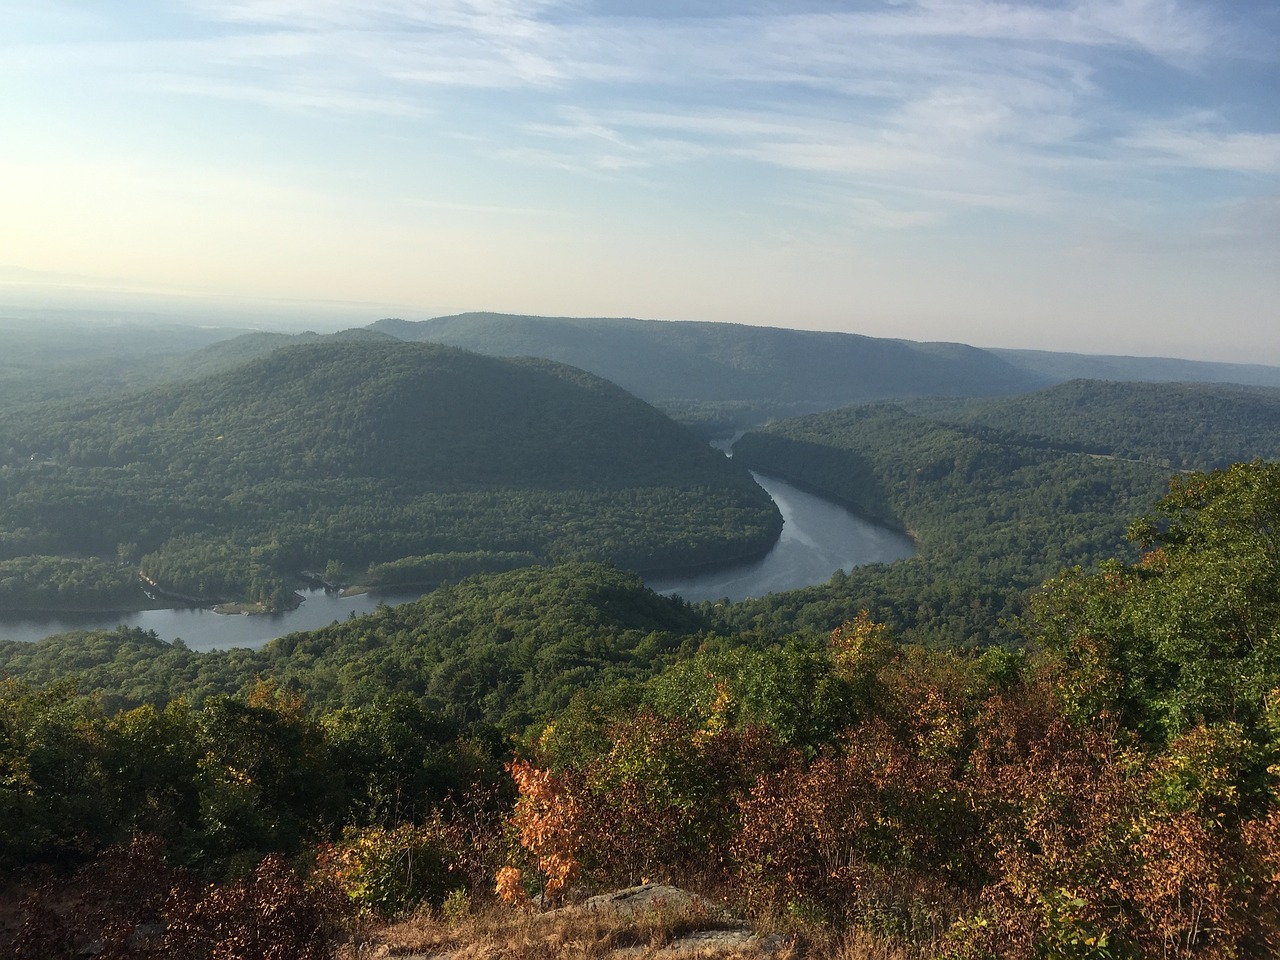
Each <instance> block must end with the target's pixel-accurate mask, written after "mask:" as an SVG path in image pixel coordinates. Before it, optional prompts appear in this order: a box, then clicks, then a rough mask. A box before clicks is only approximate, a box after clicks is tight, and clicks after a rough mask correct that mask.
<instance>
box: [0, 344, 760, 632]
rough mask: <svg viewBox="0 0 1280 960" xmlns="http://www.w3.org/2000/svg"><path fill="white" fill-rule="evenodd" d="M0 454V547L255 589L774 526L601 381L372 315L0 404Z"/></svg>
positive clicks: (622, 554) (606, 556)
mask: <svg viewBox="0 0 1280 960" xmlns="http://www.w3.org/2000/svg"><path fill="white" fill-rule="evenodd" d="M276 342H277V341H276V340H275V339H273V338H271V337H266V338H265V339H264V338H262V337H260V336H259V337H257V338H256V339H255V340H246V341H242V345H247V346H248V347H249V348H250V351H249V352H252V351H253V350H256V349H257V347H258V346H267V347H270V346H273V345H274V344H275V343H276ZM234 346H235V345H234V344H233V345H232V347H234ZM232 353H233V354H234V353H235V350H234V349H232ZM223 359H226V358H223ZM218 362H219V363H221V362H222V361H221V360H219V361H218ZM0 470H2V471H3V474H4V476H3V480H4V483H5V487H4V492H5V493H6V494H7V495H6V496H4V497H0V561H3V560H12V559H16V558H19V557H23V556H31V557H34V556H37V555H49V556H56V557H72V558H83V557H112V556H119V557H127V558H129V559H131V560H133V561H138V560H139V558H140V564H141V569H142V571H143V572H144V573H145V574H146V575H147V576H148V577H149V578H151V579H152V580H153V581H154V582H156V583H159V584H160V585H162V586H163V587H165V588H166V589H168V590H170V591H172V592H174V593H175V594H181V595H183V596H186V597H201V598H210V597H218V598H224V597H229V596H230V597H236V598H239V597H245V596H248V597H250V598H251V599H254V600H271V605H272V606H278V605H279V603H278V602H277V601H278V599H279V597H280V596H281V595H282V592H283V591H284V588H285V586H286V585H287V582H288V581H289V578H290V577H291V576H292V575H294V574H295V573H296V572H297V571H301V570H313V571H314V570H318V569H323V568H324V567H326V565H328V564H330V563H332V564H333V565H334V567H335V568H342V569H343V570H344V571H346V573H345V576H348V577H350V578H351V579H353V580H357V581H358V582H381V583H386V582H399V583H405V582H415V580H416V582H430V581H434V580H437V579H439V578H440V577H439V575H438V574H437V573H436V571H438V570H441V569H445V570H448V571H456V570H459V569H460V567H459V564H463V565H464V566H468V565H469V566H470V567H476V566H479V567H481V568H485V569H491V568H492V567H493V565H494V564H498V565H502V566H506V565H510V563H511V562H513V561H514V559H517V558H520V559H523V560H524V561H525V562H533V561H550V560H557V561H558V560H567V559H591V560H607V561H611V562H614V563H617V564H618V565H620V566H624V567H628V568H630V569H636V570H654V569H657V570H664V569H668V570H669V569H682V568H686V567H694V566H699V565H702V564H716V563H726V562H731V561H736V560H742V559H748V558H755V557H758V556H760V555H762V554H763V553H765V552H766V551H767V550H768V549H769V547H770V546H771V545H772V544H773V542H774V541H775V540H776V539H777V536H778V532H779V530H780V529H781V525H782V520H781V517H780V515H779V514H778V510H777V508H776V507H775V506H774V505H773V503H772V502H771V501H770V500H769V497H768V495H767V494H766V493H765V492H764V491H763V490H761V489H760V487H759V486H757V485H756V483H755V482H754V481H753V480H752V479H751V477H750V475H749V474H748V473H747V471H746V470H745V468H743V467H741V466H740V465H738V464H735V463H733V462H732V461H731V460H727V459H726V458H725V457H723V456H721V455H720V454H719V453H718V452H716V451H715V450H713V449H711V448H710V447H709V446H707V445H706V444H705V443H702V442H701V441H700V440H699V439H698V438H697V437H695V436H693V435H692V434H691V433H690V432H689V431H687V430H684V429H682V428H681V427H680V426H678V425H677V424H675V423H673V422H672V421H671V420H670V419H669V418H667V417H665V416H663V415H662V414H661V413H659V412H658V411H656V410H654V409H653V408H652V407H651V406H649V405H648V404H646V403H644V402H642V401H641V400H639V399H637V398H636V397H634V396H632V395H630V394H628V393H627V392H625V391H624V390H622V389H621V388H619V387H618V386H616V385H615V384H612V383H609V382H608V381H606V380H604V379H602V378H600V377H596V376H593V375H591V374H589V373H586V372H584V371H582V370H580V369H577V368H574V367H569V366H566V365H564V364H558V363H555V362H553V361H549V360H544V359H539V358H532V359H530V358H525V359H516V360H509V359H497V358H493V357H485V356H481V355H479V354H476V353H472V352H468V351H463V350H459V349H457V348H454V347H447V346H442V345H439V344H426V343H413V344H406V343H403V342H398V341H396V340H393V339H392V338H390V337H385V336H378V335H376V334H371V333H369V332H359V333H356V334H353V335H344V336H336V337H329V338H308V339H306V340H303V341H299V342H295V343H294V344H293V345H291V346H285V347H281V348H279V349H276V350H274V351H273V352H271V353H269V354H268V355H266V356H264V357H259V358H256V359H252V360H249V361H248V362H246V363H243V364H241V365H239V366H235V367H233V368H232V369H230V370H222V371H219V372H216V373H213V374H210V375H208V376H206V377H204V378H201V379H196V380H188V381H183V382H180V383H173V384H168V385H165V386H161V387H153V388H151V389H148V390H145V391H142V392H138V393H133V394H125V395H122V396H114V397H106V398H100V399H95V400H90V401H87V402H82V403H79V404H64V405H55V404H44V405H40V406H36V407H28V408H25V409H21V410H0ZM517 555H518V556H517ZM450 575H451V576H457V575H458V574H457V573H451V574H450ZM366 578H370V579H366ZM4 599H5V598H4V594H3V593H2V592H0V601H4ZM8 602H9V603H10V604H11V605H12V606H14V607H16V606H17V600H16V598H15V599H11V600H9V601H8Z"/></svg>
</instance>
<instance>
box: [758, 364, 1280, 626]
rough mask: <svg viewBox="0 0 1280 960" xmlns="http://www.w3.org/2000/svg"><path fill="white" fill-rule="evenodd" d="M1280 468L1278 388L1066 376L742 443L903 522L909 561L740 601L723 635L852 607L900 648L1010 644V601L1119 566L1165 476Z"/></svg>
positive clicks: (804, 622)
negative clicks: (1005, 393) (898, 632)
mask: <svg viewBox="0 0 1280 960" xmlns="http://www.w3.org/2000/svg"><path fill="white" fill-rule="evenodd" d="M1253 458H1261V459H1265V460H1276V459H1280V391H1274V390H1265V389H1251V388H1242V387H1232V386H1213V385H1206V384H1192V385H1187V384H1147V383H1130V384H1120V383H1106V382H1098V381H1076V382H1072V383H1067V384H1062V385H1059V386H1056V387H1052V388H1049V389H1047V390H1043V391H1040V392H1038V393H1034V394H1030V395H1027V396H1019V397H1006V398H998V399H982V400H971V401H956V400H949V401H948V400H935V401H928V402H919V403H913V404H910V405H889V404H878V405H868V406H862V407H853V408H848V409H844V410H836V411H829V412H826V413H822V414H814V415H811V416H807V417H798V418H795V419H793V420H787V421H782V422H779V423H776V424H773V425H771V426H769V427H767V428H765V429H763V430H760V431H756V432H752V433H748V434H747V435H746V436H744V437H743V438H742V439H741V440H739V441H738V443H737V444H736V445H735V446H734V459H735V460H740V461H741V462H743V463H745V464H746V465H748V466H750V467H751V468H752V469H755V470H759V471H762V472H764V473H767V474H773V475H776V476H779V477H782V478H784V479H787V480H790V481H792V482H795V483H798V484H800V485H801V486H804V487H807V488H808V489H811V490H813V491H815V492H817V493H820V494H823V495H826V496H829V497H834V498H836V499H839V500H841V501H844V502H845V503H848V504H850V505H851V506H852V507H853V508H854V509H856V510H858V511H860V512H861V513H863V514H864V515H866V516H868V517H870V518H872V519H875V520H879V521H881V522H884V523H887V524H890V525H892V526H897V527H899V528H902V529H906V530H910V531H911V532H912V533H913V534H914V535H915V536H916V537H917V539H918V544H919V551H918V553H917V554H916V556H915V557H913V558H912V559H910V560H906V561H901V562H899V563H895V564H892V565H889V566H879V567H860V568H857V569H855V570H853V571H852V572H851V573H849V574H847V575H846V574H838V575H837V576H836V577H835V578H833V580H832V581H831V582H830V583H828V584H825V585H820V586H815V587H810V588H807V589H805V590H799V591H793V592H791V593H787V594H779V595H777V596H773V597H766V598H763V599H761V600H756V601H748V602H747V603H744V604H739V605H737V606H736V607H735V608H734V609H733V616H734V618H735V621H734V622H735V623H736V624H738V625H748V624H753V625H760V624H765V625H768V626H770V627H771V628H773V629H776V630H790V629H795V628H797V627H808V628H812V629H823V628H825V627H826V626H827V625H828V624H832V623H839V622H840V621H841V620H842V619H845V618H847V617H850V616H853V615H854V614H855V613H856V612H857V611H858V610H860V609H863V608H867V609H870V610H871V612H872V615H873V616H875V617H877V618H881V619H886V620H890V621H892V622H894V623H895V624H897V625H898V626H899V627H901V628H903V629H904V630H906V631H908V632H909V633H910V635H911V636H912V637H913V638H914V639H918V640H921V641H925V642H930V643H942V644H965V643H969V642H973V641H974V640H975V639H978V640H979V642H985V641H987V640H990V639H992V638H1000V637H1005V638H1008V637H1009V636H1010V633H1009V631H1008V629H1007V627H1006V626H1004V625H1002V623H1001V621H1002V620H1005V621H1007V620H1008V618H1010V617H1012V616H1015V615H1017V614H1019V613H1021V612H1022V609H1023V601H1024V591H1026V590H1028V589H1029V588H1031V587H1033V586H1035V585H1036V584H1038V583H1040V582H1041V581H1042V580H1044V579H1045V578H1047V577H1051V576H1053V575H1055V574H1057V573H1058V572H1059V571H1060V570H1062V569H1063V568H1065V567H1071V566H1075V565H1083V566H1090V565H1092V564H1094V563H1096V562H1098V561H1099V560H1101V559H1103V558H1105V557H1109V556H1117V555H1118V556H1128V557H1130V558H1131V554H1128V553H1127V551H1129V550H1131V549H1132V548H1131V547H1130V546H1128V545H1127V544H1126V543H1125V528H1126V525H1127V524H1128V522H1129V521H1130V519H1131V518H1132V517H1133V516H1135V515H1137V514H1139V513H1141V512H1142V511H1143V509H1144V506H1145V505H1146V504H1149V503H1152V502H1154V501H1155V500H1156V499H1157V498H1158V497H1159V495H1160V494H1161V492H1162V491H1163V490H1164V489H1165V488H1166V486H1167V483H1168V480H1169V477H1170V476H1171V475H1172V474H1173V473H1175V471H1178V470H1187V469H1194V470H1206V469H1211V468H1215V467H1220V466H1223V465H1224V464H1225V463H1229V462H1231V461H1233V460H1248V459H1253Z"/></svg>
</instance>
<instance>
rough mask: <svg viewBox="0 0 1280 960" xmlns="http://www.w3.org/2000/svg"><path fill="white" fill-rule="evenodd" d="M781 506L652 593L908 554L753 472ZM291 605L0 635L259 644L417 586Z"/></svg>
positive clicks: (87, 619) (104, 620)
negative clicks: (738, 546)
mask: <svg viewBox="0 0 1280 960" xmlns="http://www.w3.org/2000/svg"><path fill="white" fill-rule="evenodd" d="M755 476H756V481H757V482H758V483H759V484H760V485H761V486H762V487H764V489H765V490H766V491H767V492H768V493H769V495H770V496H771V497H773V500H774V502H775V503H776V504H777V505H778V509H779V510H780V511H781V512H782V518H783V526H782V536H781V537H780V538H779V540H778V543H777V544H776V545H775V546H774V548H773V550H771V551H770V552H769V554H768V555H767V556H766V557H765V558H764V559H762V560H759V561H755V562H753V563H748V564H743V565H742V566H739V567H731V568H729V569H726V570H721V571H718V572H715V573H705V574H699V575H697V576H691V577H679V578H668V579H653V580H650V581H648V585H649V586H650V587H651V588H653V589H654V590H656V591H657V592H659V593H665V594H678V595H679V596H682V597H684V598H685V599H686V600H689V601H690V602H695V603H696V602H698V601H700V600H719V599H722V598H724V597H728V598H729V599H730V600H745V599H746V598H747V597H759V596H763V595H765V594H767V593H774V592H776V591H779V590H794V589H796V588H797V587H807V586H809V585H811V584H815V583H824V582H825V581H827V580H828V579H830V577H831V575H832V574H833V573H835V572H836V570H845V571H848V570H851V569H852V568H853V567H855V566H858V565H860V564H866V563H886V562H889V561H892V560H898V559H901V558H904V557H909V556H911V554H912V553H913V552H914V548H913V546H912V544H911V541H910V539H908V538H907V537H904V536H903V535H902V534H900V533H895V532H894V531H892V530H886V529H885V528H883V527H878V526H876V525H875V524H871V523H868V522H867V521H865V520H861V519H859V518H858V517H855V516H854V515H853V514H852V513H850V512H849V511H848V510H845V509H844V508H843V507H838V506H836V505H835V504H833V503H831V502H829V501H827V500H823V499H822V498H821V497H815V496H813V495H812V494H808V493H805V492H804V491H803V490H798V489H796V488H795V487H793V486H791V485H790V484H788V483H783V482H782V481H781V480H775V479H773V478H772V477H765V476H760V475H758V474H757V475H755ZM303 596H305V597H306V600H305V602H304V603H303V604H302V605H301V606H300V607H298V608H297V609H296V610H288V611H285V612H284V613H277V614H265V615H261V616H239V615H231V616H224V615H222V614H218V613H214V612H213V611H212V610H201V609H184V610H141V611H138V612H136V613H123V614H121V613H117V614H101V613H97V614H95V613H87V614H68V613H62V614H56V615H49V616H32V615H28V614H24V615H13V616H6V615H5V614H3V613H0V640H27V641H32V640H39V639H40V638H41V637H47V636H49V635H50V634H54V633H66V632H67V631H70V630H102V629H108V630H109V629H112V628H114V627H116V626H118V625H121V624H123V625H125V626H129V627H141V628H142V629H143V630H154V631H155V632H156V634H157V636H159V637H160V638H161V639H162V640H168V641H173V640H176V639H179V638H181V639H182V641H183V642H184V643H185V644H186V645H187V646H188V647H191V648H192V649H193V650H222V649H227V648H230V647H260V646H262V645H263V644H264V643H266V642H267V641H268V640H271V639H273V638H274V637H280V636H284V635H285V634H286V633H294V632H296V631H299V630H316V629H319V628H320V627H327V626H329V624H331V623H333V622H334V621H335V620H345V619H347V618H348V617H350V616H351V615H352V614H355V615H356V616H359V615H360V614H364V613H369V612H371V611H373V610H374V609H375V608H376V607H377V606H378V604H379V603H387V604H396V603H403V602H405V601H408V600H416V599H417V598H418V597H419V596H421V593H420V592H413V593H395V594H391V593H386V594H365V595H363V596H359V597H340V596H338V595H336V594H329V593H325V592H324V591H323V590H310V591H306V592H304V593H303Z"/></svg>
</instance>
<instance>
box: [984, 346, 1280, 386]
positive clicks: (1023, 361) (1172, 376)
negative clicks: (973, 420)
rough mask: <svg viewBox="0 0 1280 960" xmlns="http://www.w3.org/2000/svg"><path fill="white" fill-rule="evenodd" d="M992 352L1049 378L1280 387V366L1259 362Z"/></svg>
mask: <svg viewBox="0 0 1280 960" xmlns="http://www.w3.org/2000/svg"><path fill="white" fill-rule="evenodd" d="M989 352H990V353H993V354H995V355H996V356H997V357H1000V358H1001V359H1002V360H1006V361H1008V362H1009V363H1011V364H1012V365H1013V366H1015V367H1017V368H1018V369H1020V370H1025V371H1026V372H1027V373H1030V374H1034V375H1036V376H1041V377H1044V378H1046V379H1048V380H1057V381H1062V380H1145V381H1150V382H1158V383H1178V382H1182V383H1239V384H1245V385H1248V386H1257V387H1280V367H1269V366H1263V365H1262V364H1256V363H1214V362H1210V361H1205V360H1178V359H1174V358H1171V357H1120V356H1105V355H1099V356H1093V355H1091V354H1085V353H1056V352H1053V351H1049V350H1003V349H995V348H992V349H990V350H989Z"/></svg>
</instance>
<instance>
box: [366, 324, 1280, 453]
mask: <svg viewBox="0 0 1280 960" xmlns="http://www.w3.org/2000/svg"><path fill="white" fill-rule="evenodd" d="M367 329H369V330H372V331H377V332H379V333H384V334H387V335H390V336H392V337H396V338H397V339H400V340H406V341H431V342H435V343H443V344H447V345H449V346H455V347H462V348H463V349H466V350H473V351H475V352H477V353H483V354H487V355H490V356H499V357H517V356H535V357H544V358H547V359H551V360H557V361H560V362H561V363H567V364H570V365H572V366H575V367H580V368H582V369H584V370H587V371H590V372H591V373H594V374H596V375H597V376H601V377H604V378H605V379H607V380H611V381H613V382H614V383H617V384H618V385H619V386H621V387H623V388H625V389H626V390H628V391H630V392H631V393H634V394H635V395H636V396H638V397H640V398H642V399H644V400H647V401H649V402H650V403H653V404H655V405H656V406H658V407H660V408H661V409H663V410H665V411H666V412H667V413H669V414H671V415H673V416H675V417H676V418H677V419H681V420H683V421H685V422H686V423H691V424H694V425H696V426H699V427H701V428H703V429H704V430H706V431H708V432H714V431H715V429H716V428H717V427H719V428H720V429H722V430H723V429H726V428H730V427H743V426H750V425H753V424H757V423H760V422H763V421H764V420H766V419H770V418H781V417H786V416H792V415H795V414H801V413H809V412H816V411H820V410H829V409H834V408H837V407H842V406H847V405H849V404H854V403H862V402H867V401H873V400H905V399H911V398H918V397H1000V396H1010V395H1014V394H1020V393H1029V392H1032V391H1035V390H1039V389H1041V388H1043V387H1047V386H1051V385H1053V384H1055V383H1063V382H1066V381H1068V380H1075V379H1082V378H1084V379H1092V380H1126V381H1128V380H1137V381H1159V382H1200V383H1239V384H1245V385H1252V386H1280V367H1266V366H1261V365H1252V364H1229V363H1210V362H1205V361H1196V360H1178V359H1171V358H1161V357H1120V356H1104V355H1100V356H1088V355H1085V354H1073V353H1054V352H1050V351H1040V350H1006V349H982V348H979V347H973V346H969V345H967V344H961V343H921V342H915V341H911V340H900V339H889V338H881V337H868V336H863V335H860V334H854V333H832V332H821V331H807V330H790V329H785V328H780V327H758V326H749V325H746V324H734V323H707V322H698V321H673V320H636V319H625V318H601V317H595V318H588V317H535V316H521V315H514V314H499V313H484V312H476V313H463V314H458V315H455V316H447V317H436V318H434V319H431V320H421V321H408V320H400V319H384V320H379V321H377V322H376V323H373V324H371V325H370V326H369V327H368V328H367Z"/></svg>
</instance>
